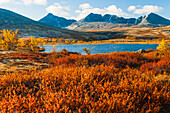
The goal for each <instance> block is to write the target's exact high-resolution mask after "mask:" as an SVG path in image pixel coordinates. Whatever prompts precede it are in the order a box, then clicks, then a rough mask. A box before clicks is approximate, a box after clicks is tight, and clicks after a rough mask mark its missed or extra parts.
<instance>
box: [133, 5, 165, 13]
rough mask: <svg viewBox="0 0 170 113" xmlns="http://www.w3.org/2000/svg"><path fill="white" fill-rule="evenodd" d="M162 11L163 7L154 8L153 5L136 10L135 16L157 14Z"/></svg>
mask: <svg viewBox="0 0 170 113" xmlns="http://www.w3.org/2000/svg"><path fill="white" fill-rule="evenodd" d="M161 11H163V8H162V7H159V6H153V5H145V6H143V7H142V8H139V9H135V10H134V12H133V13H134V14H148V13H151V12H155V13H156V12H161Z"/></svg>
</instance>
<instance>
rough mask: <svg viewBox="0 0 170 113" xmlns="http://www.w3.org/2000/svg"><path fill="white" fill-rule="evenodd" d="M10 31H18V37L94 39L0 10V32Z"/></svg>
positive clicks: (85, 34) (91, 35) (90, 35)
mask: <svg viewBox="0 0 170 113" xmlns="http://www.w3.org/2000/svg"><path fill="white" fill-rule="evenodd" d="M3 29H11V30H16V29H18V30H19V35H20V36H21V37H22V36H36V37H57V38H67V39H82V40H86V39H89V37H95V36H93V34H89V33H80V32H76V31H71V30H66V29H61V28H57V27H53V26H50V25H46V24H43V23H40V22H37V21H34V20H31V19H29V18H27V17H24V16H22V15H19V14H17V13H14V12H12V11H9V10H5V9H0V30H3Z"/></svg>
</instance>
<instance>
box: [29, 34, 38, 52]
mask: <svg viewBox="0 0 170 113" xmlns="http://www.w3.org/2000/svg"><path fill="white" fill-rule="evenodd" d="M30 49H31V51H33V52H37V51H38V50H39V47H38V42H37V39H36V38H35V37H33V36H31V42H30Z"/></svg>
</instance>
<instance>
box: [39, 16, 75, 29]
mask: <svg viewBox="0 0 170 113" xmlns="http://www.w3.org/2000/svg"><path fill="white" fill-rule="evenodd" d="M39 22H41V23H44V24H47V25H51V26H54V27H67V26H69V25H71V24H72V23H74V22H76V20H67V19H65V18H63V17H58V16H54V15H53V14H52V13H49V14H48V15H47V16H45V17H44V18H42V19H40V20H39Z"/></svg>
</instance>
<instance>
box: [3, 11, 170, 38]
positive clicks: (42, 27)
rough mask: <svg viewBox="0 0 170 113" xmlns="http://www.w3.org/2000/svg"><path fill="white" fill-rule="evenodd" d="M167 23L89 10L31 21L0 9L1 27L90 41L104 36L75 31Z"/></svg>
mask: <svg viewBox="0 0 170 113" xmlns="http://www.w3.org/2000/svg"><path fill="white" fill-rule="evenodd" d="M168 25H170V20H168V19H166V18H164V17H161V16H159V15H157V14H155V13H150V14H148V15H145V16H141V17H139V18H137V19H136V18H124V17H118V16H116V15H110V14H106V15H104V16H102V15H101V14H94V13H90V14H89V15H88V16H86V17H85V18H83V19H81V20H79V21H76V20H68V19H65V18H63V17H58V16H55V15H53V14H51V13H49V14H48V15H46V16H45V17H43V18H42V19H40V20H39V21H34V20H32V19H30V18H27V17H25V16H22V15H20V14H17V13H15V12H12V11H9V10H6V9H0V30H3V29H11V30H14V31H15V30H16V29H18V30H19V35H20V36H36V37H57V38H67V39H78V40H80V39H82V40H89V39H96V38H97V39H100V37H105V36H103V35H96V34H93V33H87V32H78V31H89V30H103V29H104V30H106V29H113V28H118V27H119V28H120V27H130V26H132V27H137V28H140V27H148V26H152V27H162V26H168ZM68 29H70V30H68ZM73 30H74V31H73ZM75 30H78V31H75ZM106 38H108V37H106Z"/></svg>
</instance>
